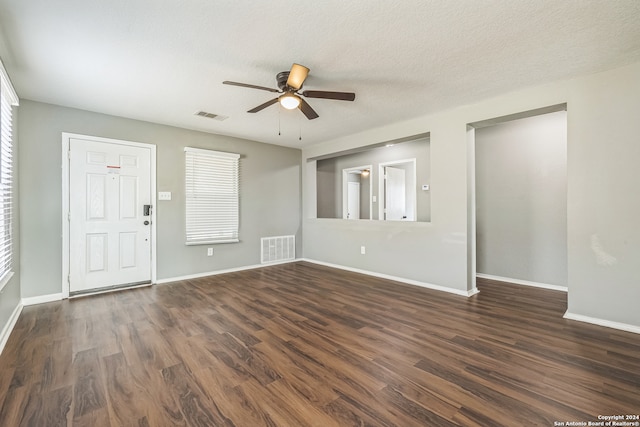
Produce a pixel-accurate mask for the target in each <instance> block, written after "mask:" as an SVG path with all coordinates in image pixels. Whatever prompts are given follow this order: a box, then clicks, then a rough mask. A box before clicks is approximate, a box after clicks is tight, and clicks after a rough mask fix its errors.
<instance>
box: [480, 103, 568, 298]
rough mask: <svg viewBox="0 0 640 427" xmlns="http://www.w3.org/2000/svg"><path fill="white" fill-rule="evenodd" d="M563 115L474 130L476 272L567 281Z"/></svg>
mask: <svg viewBox="0 0 640 427" xmlns="http://www.w3.org/2000/svg"><path fill="white" fill-rule="evenodd" d="M566 123H567V114H566V112H565V111H560V112H557V113H552V114H544V115H540V116H535V117H529V118H526V119H520V120H514V121H510V122H506V123H502V124H499V125H495V126H490V127H486V128H482V129H477V130H476V133H475V135H476V147H475V152H476V232H477V240H476V245H477V271H478V273H484V274H490V275H494V276H501V277H505V278H511V279H520V280H527V281H531V282H538V283H544V284H551V285H559V286H567V126H566Z"/></svg>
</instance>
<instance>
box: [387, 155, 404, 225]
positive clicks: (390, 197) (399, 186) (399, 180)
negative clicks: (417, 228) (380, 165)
mask: <svg viewBox="0 0 640 427" xmlns="http://www.w3.org/2000/svg"><path fill="white" fill-rule="evenodd" d="M385 175H386V179H385V195H384V201H385V219H386V220H388V221H400V220H403V219H406V218H407V216H406V209H407V208H406V200H405V194H406V188H405V186H406V184H405V171H404V169H399V168H393V167H390V166H387V167H386V168H385Z"/></svg>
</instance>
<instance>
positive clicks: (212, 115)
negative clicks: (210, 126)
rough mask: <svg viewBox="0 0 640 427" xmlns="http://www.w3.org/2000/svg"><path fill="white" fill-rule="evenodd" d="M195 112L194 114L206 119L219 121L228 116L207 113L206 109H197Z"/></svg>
mask: <svg viewBox="0 0 640 427" xmlns="http://www.w3.org/2000/svg"><path fill="white" fill-rule="evenodd" d="M195 114H196V116H200V117H206V118H208V119H214V120H218V121H220V122H221V121H223V120H227V119H228V118H229V117H227V116H221V115H220V114H213V113H207V112H206V111H198V112H196V113H195Z"/></svg>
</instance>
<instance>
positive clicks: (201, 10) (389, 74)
mask: <svg viewBox="0 0 640 427" xmlns="http://www.w3.org/2000/svg"><path fill="white" fill-rule="evenodd" d="M0 57H2V59H3V62H4V64H5V68H6V69H7V71H8V72H9V74H10V76H11V78H12V80H13V83H14V86H15V87H16V90H17V92H18V94H19V96H20V97H21V98H26V99H32V100H37V101H42V102H49V103H53V104H59V105H64V106H69V107H75V108H81V109H85V110H90V111H97V112H101V113H107V114H113V115H117V116H123V117H130V118H134V119H140V120H147V121H151V122H156V123H164V124H169V125H174V126H180V127H184V128H190V129H197V130H202V131H206V132H213V133H219V134H225V135H232V136H238V137H243V138H248V139H253V140H257V141H262V142H267V143H273V144H279V145H286V146H292V147H302V146H306V145H310V144H314V143H318V142H322V141H325V140H329V139H333V138H336V137H338V136H344V135H349V134H352V133H356V132H359V131H362V130H364V129H368V128H373V127H378V126H381V125H384V124H386V123H391V122H395V121H399V120H403V119H407V118H411V117H415V116H419V115H423V114H426V113H430V112H434V111H439V110H443V109H446V108H451V107H454V106H457V105H462V104H468V103H472V102H476V101H479V100H481V99H484V98H487V97H490V96H493V95H497V94H500V93H504V92H507V91H511V90H515V89H518V88H522V87H525V86H532V85H537V84H541V83H545V82H548V81H553V80H558V79H563V78H567V77H571V76H574V75H579V74H586V73H591V72H597V71H602V70H605V69H608V68H613V67H616V66H620V65H624V64H627V63H631V62H635V61H638V60H640V1H638V0H598V1H593V0H580V1H578V0H434V1H427V0H396V1H392V0H377V1H374V0H351V1H344V0H322V1H315V2H311V1H300V0H272V1H255V0H254V1H248V0H236V1H232V0H228V1H227V0H216V1H213V0H109V1H102V0H0ZM293 62H298V63H300V64H304V65H306V66H307V67H309V68H310V69H311V73H310V74H309V77H308V79H307V81H306V82H305V85H304V88H305V89H306V90H310V89H315V90H338V91H350V92H355V93H356V94H357V95H356V100H355V101H354V102H344V101H333V100H323V99H307V101H308V102H309V103H310V104H311V105H312V106H313V108H314V109H315V110H316V111H317V112H318V114H319V115H320V118H318V119H316V120H313V121H308V120H306V119H305V118H304V116H303V115H302V114H301V113H300V112H299V111H297V110H294V111H286V110H282V111H280V108H279V107H278V106H277V105H274V106H271V107H269V108H267V109H265V110H263V111H261V112H259V113H257V114H249V113H247V112H246V111H247V110H249V109H251V108H253V107H255V106H257V105H259V104H261V103H263V102H265V101H267V100H269V99H271V98H273V97H274V96H273V95H274V94H272V93H269V92H266V91H260V90H252V89H247V88H242V87H235V86H226V85H222V84H221V83H222V81H223V80H233V81H239V82H246V83H251V84H256V85H261V86H268V87H276V82H275V75H276V74H277V73H278V72H279V71H285V70H288V69H289V68H290V67H291V64H292V63H293ZM199 110H205V111H208V112H211V113H215V114H220V115H224V116H228V117H229V118H228V119H227V120H225V121H216V120H211V119H207V118H202V117H197V116H194V113H195V112H196V111H199ZM279 116H280V127H281V133H282V135H280V136H279V135H278V126H279V125H278V121H279ZM300 132H302V141H300V140H299V139H298V137H299V134H300Z"/></svg>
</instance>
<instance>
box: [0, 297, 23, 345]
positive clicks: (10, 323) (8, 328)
mask: <svg viewBox="0 0 640 427" xmlns="http://www.w3.org/2000/svg"><path fill="white" fill-rule="evenodd" d="M22 307H23V305H22V303H20V302H19V303H18V305H17V306H16V308H15V309H14V310H13V313H11V316H9V320H7V324H6V325H4V328H2V332H1V333H0V354H2V351H3V350H4V346H5V345H6V344H7V341H8V340H9V336H10V335H11V332H12V331H13V328H14V327H15V326H16V322H17V321H18V318H19V317H20V313H21V312H22Z"/></svg>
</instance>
